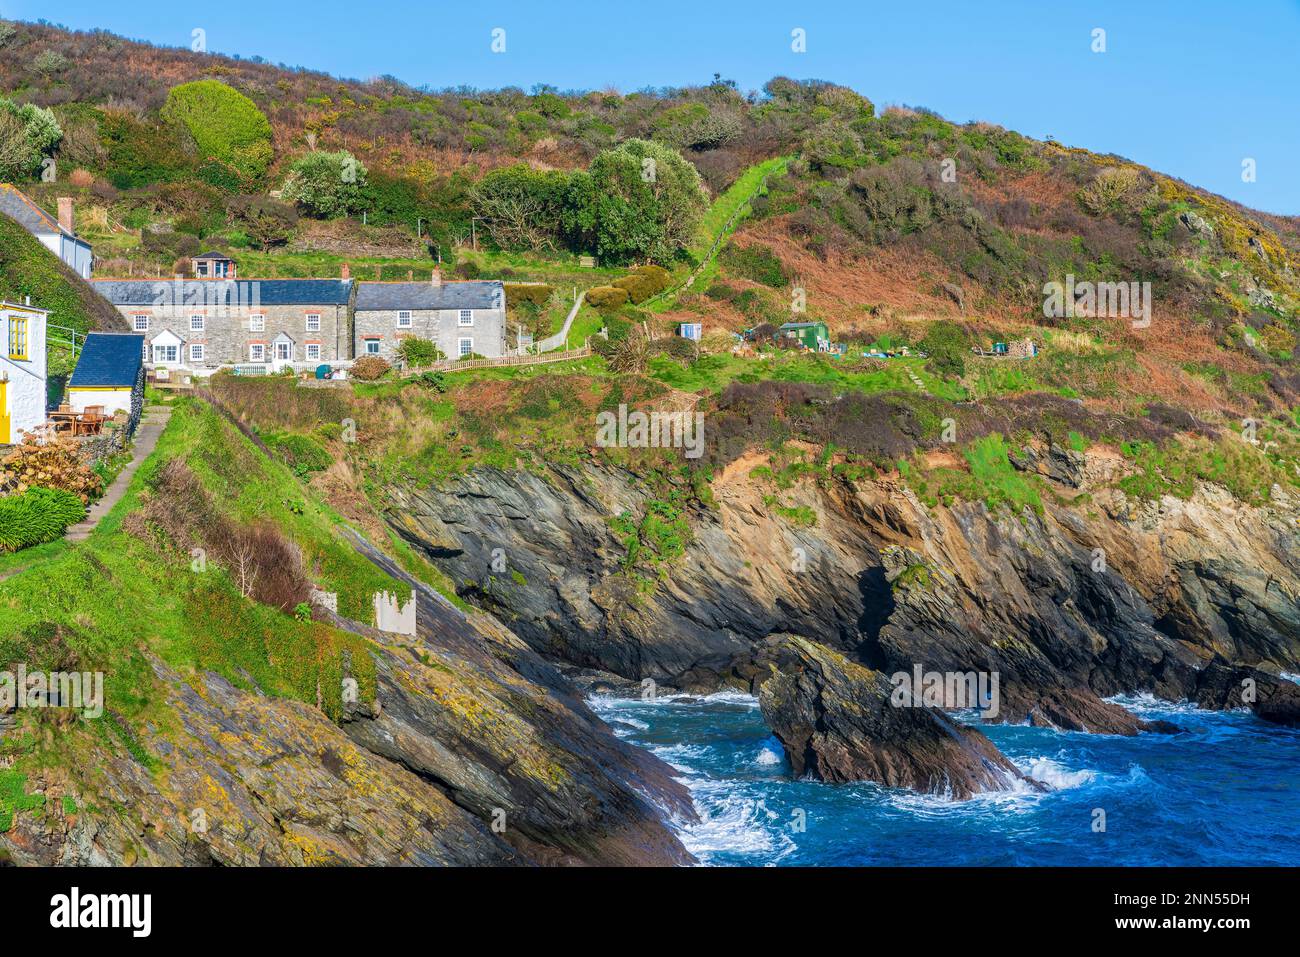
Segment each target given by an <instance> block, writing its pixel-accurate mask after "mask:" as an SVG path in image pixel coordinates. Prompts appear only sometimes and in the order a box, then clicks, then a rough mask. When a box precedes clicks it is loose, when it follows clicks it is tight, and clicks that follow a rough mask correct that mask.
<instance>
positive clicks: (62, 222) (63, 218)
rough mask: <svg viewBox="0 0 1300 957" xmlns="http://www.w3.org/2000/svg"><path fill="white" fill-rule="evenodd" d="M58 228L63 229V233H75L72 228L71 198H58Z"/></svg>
mask: <svg viewBox="0 0 1300 957" xmlns="http://www.w3.org/2000/svg"><path fill="white" fill-rule="evenodd" d="M59 226H60V227H61V228H62V229H63V231H64V232H68V233H72V232H75V230H74V229H73V228H72V197H71V196H60V197H59Z"/></svg>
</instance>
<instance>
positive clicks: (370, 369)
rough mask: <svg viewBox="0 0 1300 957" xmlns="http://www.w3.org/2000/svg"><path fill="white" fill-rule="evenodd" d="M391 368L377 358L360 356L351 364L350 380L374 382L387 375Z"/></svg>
mask: <svg viewBox="0 0 1300 957" xmlns="http://www.w3.org/2000/svg"><path fill="white" fill-rule="evenodd" d="M391 368H392V366H390V365H389V364H388V363H387V362H386V361H385V360H383V359H381V358H379V356H362V357H361V358H360V359H358V360H357V361H356V362H354V363H352V378H354V379H360V380H361V381H362V382H374V381H375V380H376V379H382V378H383V377H384V376H385V375H387V374H388V370H389V369H391Z"/></svg>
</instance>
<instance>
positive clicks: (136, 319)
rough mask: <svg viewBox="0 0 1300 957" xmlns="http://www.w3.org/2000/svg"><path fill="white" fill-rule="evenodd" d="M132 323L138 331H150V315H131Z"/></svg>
mask: <svg viewBox="0 0 1300 957" xmlns="http://www.w3.org/2000/svg"><path fill="white" fill-rule="evenodd" d="M131 324H132V328H133V329H134V330H135V331H136V332H148V331H149V317H148V316H132V317H131Z"/></svg>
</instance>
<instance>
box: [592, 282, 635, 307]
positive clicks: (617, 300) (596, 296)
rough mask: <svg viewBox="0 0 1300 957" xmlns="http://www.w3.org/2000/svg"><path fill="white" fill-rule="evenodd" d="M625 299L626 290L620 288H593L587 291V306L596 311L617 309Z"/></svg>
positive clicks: (626, 297) (626, 295) (626, 296)
mask: <svg viewBox="0 0 1300 957" xmlns="http://www.w3.org/2000/svg"><path fill="white" fill-rule="evenodd" d="M627 299H628V293H627V290H626V289H624V288H623V287H622V286H593V287H592V288H591V289H588V290H587V304H588V305H589V306H594V307H595V308H597V309H617V308H618V307H619V306H622V305H624V304H625V303H626V302H627Z"/></svg>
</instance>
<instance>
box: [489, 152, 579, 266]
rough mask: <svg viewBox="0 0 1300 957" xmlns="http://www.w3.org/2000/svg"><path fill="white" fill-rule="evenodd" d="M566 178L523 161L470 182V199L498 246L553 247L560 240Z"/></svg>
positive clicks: (506, 247)
mask: <svg viewBox="0 0 1300 957" xmlns="http://www.w3.org/2000/svg"><path fill="white" fill-rule="evenodd" d="M568 188H569V177H568V176H567V175H566V174H565V173H561V172H558V171H555V170H548V171H543V170H535V169H532V168H531V167H529V166H527V165H526V164H522V163H521V164H519V165H518V166H511V167H509V168H507V169H498V170H493V171H492V172H491V173H488V174H487V175H486V176H484V177H483V178H482V179H481V180H479V182H478V183H476V184H475V185H474V188H473V190H471V192H470V202H471V203H472V204H473V207H474V213H475V215H477V216H480V217H482V219H483V225H484V227H485V228H486V229H487V232H488V235H489V236H491V237H492V241H493V242H494V243H496V244H497V246H499V247H500V248H502V249H554V248H555V246H556V244H557V242H558V241H559V239H560V233H561V226H562V221H563V214H564V203H565V197H566V195H567V193H568Z"/></svg>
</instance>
